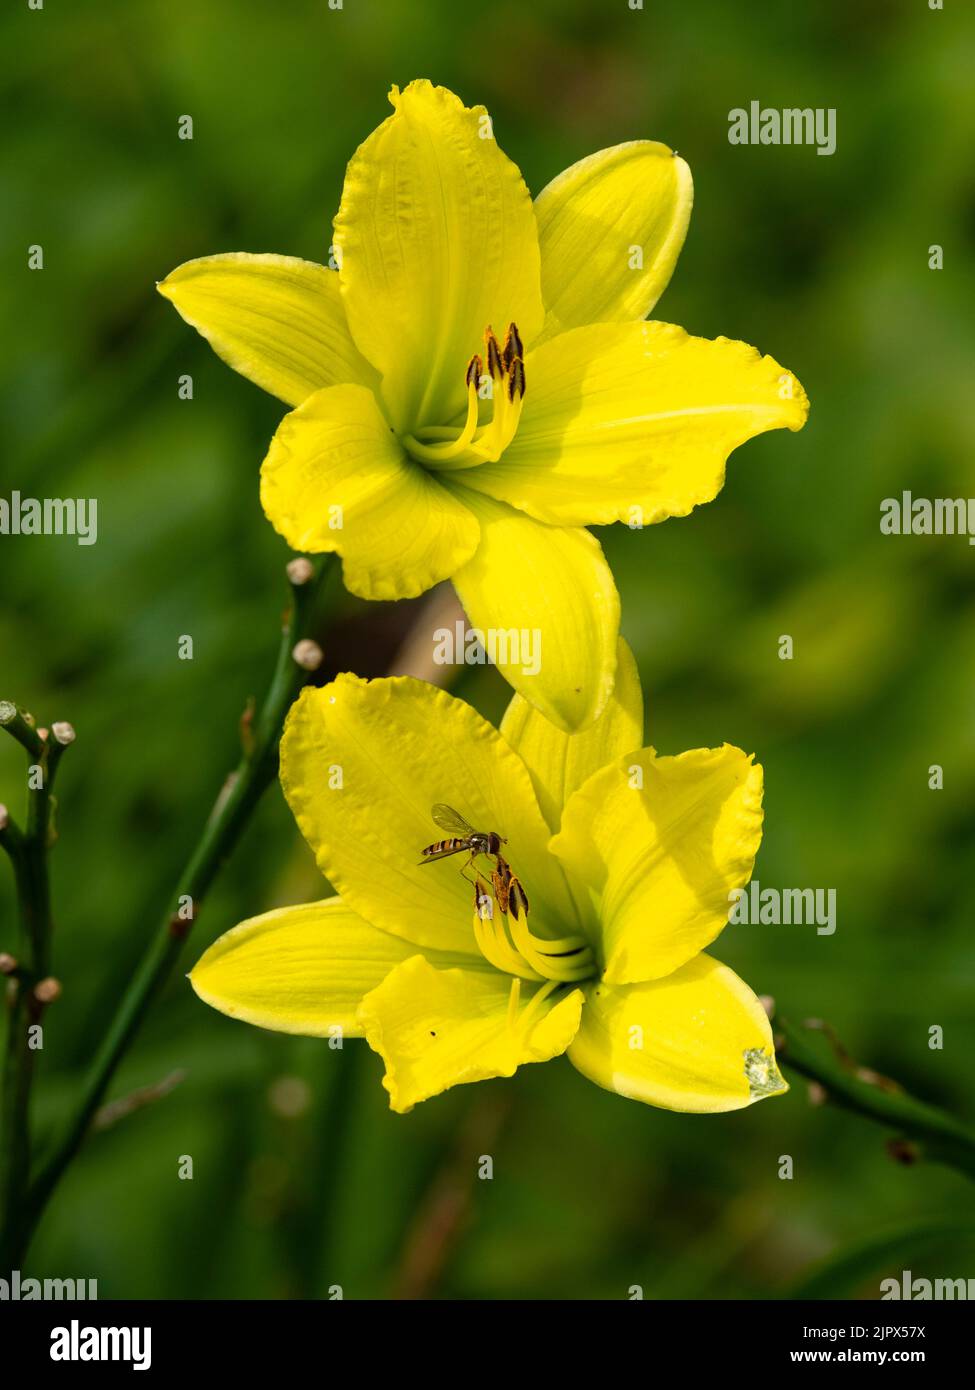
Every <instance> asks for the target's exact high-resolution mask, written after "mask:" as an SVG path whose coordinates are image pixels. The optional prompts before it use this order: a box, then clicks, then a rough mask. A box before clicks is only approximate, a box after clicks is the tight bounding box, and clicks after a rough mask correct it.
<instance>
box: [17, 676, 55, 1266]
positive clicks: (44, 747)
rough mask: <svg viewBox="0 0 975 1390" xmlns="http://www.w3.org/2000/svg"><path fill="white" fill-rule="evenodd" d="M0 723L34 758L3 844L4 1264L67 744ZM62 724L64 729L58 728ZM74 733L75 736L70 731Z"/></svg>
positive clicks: (22, 1175) (25, 1160)
mask: <svg viewBox="0 0 975 1390" xmlns="http://www.w3.org/2000/svg"><path fill="white" fill-rule="evenodd" d="M0 727H2V728H4V729H6V730H7V732H8V733H10V734H12V735H13V737H14V738H16V739H17V741H18V743H20V744H22V745H23V746H24V747H25V748H26V749H27V752H28V755H29V756H30V758H31V760H32V778H31V780H32V781H33V780H35V779H36V777H37V774H36V772H35V771H34V769H39V770H40V773H39V782H38V785H36V786H31V788H30V791H29V793H28V801H27V828H26V830H25V831H23V832H21V831H20V830H18V829H17V827H16V826H15V825H14V824H13V822H12V821H11V820H10V818H9V815H7V813H6V812H5V813H4V821H5V824H4V825H3V827H2V832H0V842H2V844H3V847H4V849H5V850H6V851H7V853H8V854H9V855H10V859H11V862H12V864H13V870H14V882H15V886H16V893H17V906H18V915H19V919H20V941H19V946H18V957H17V970H16V975H15V977H12V978H11V979H10V980H9V982H8V983H7V1001H6V1002H7V1036H6V1042H5V1045H4V1057H3V1094H2V1102H0V1269H4V1268H8V1267H9V1265H10V1261H9V1259H8V1254H15V1253H16V1242H15V1241H14V1244H13V1248H12V1249H11V1250H9V1251H8V1243H9V1242H11V1240H13V1235H12V1233H13V1232H14V1231H15V1230H16V1228H17V1226H18V1225H19V1223H20V1220H21V1216H22V1212H23V1208H24V1201H25V1196H26V1192H27V1185H28V1180H29V1175H30V1158H31V1134H30V1097H31V1083H32V1080H33V1073H34V1049H33V1048H32V1047H31V1045H30V1041H31V1039H30V1029H31V1027H32V1025H34V1024H36V1023H37V1022H38V1021H39V1019H40V1016H41V1014H42V1012H43V1004H42V1002H41V997H40V995H39V994H35V992H34V991H35V989H36V986H37V985H38V984H39V983H40V981H41V980H43V979H44V978H45V977H46V975H47V973H48V963H49V959H50V953H51V934H52V931H53V922H52V919H51V891H50V882H49V879H48V860H47V855H48V849H49V846H50V837H51V813H52V806H53V798H52V795H51V792H52V788H53V785H54V774H55V771H56V768H57V761H58V757H59V755H60V751H61V745H60V744H59V743H58V741H57V739H55V738H54V737H53V735H51V734H48V738H47V741H46V742H45V741H44V740H43V739H42V738H41V736H40V734H39V733H38V732H37V730H36V729H35V728H34V726H33V724H32V723H31V722H30V721H29V720H28V719H26V718H25V717H24V715H23V714H22V713H21V712H20V710H18V709H17V707H16V706H15V705H13V704H11V703H10V702H9V701H6V700H4V701H0ZM60 727H62V728H63V727H64V726H60ZM72 737H73V733H72Z"/></svg>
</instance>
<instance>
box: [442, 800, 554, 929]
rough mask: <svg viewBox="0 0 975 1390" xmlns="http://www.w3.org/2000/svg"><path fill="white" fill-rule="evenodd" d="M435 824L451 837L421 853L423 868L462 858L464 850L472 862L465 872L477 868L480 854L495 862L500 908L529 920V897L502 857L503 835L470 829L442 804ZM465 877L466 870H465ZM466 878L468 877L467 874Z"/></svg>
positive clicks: (458, 815) (462, 871) (456, 814)
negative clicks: (455, 855) (457, 856)
mask: <svg viewBox="0 0 975 1390" xmlns="http://www.w3.org/2000/svg"><path fill="white" fill-rule="evenodd" d="M430 814H431V816H432V817H433V819H434V821H435V823H436V824H437V825H439V826H440V829H441V830H448V831H450V836H449V838H448V839H446V840H436V841H435V842H434V843H433V844H432V845H427V847H426V849H424V850H422V851H421V853H422V855H423V858H422V859H421V861H420V863H421V864H430V863H432V862H433V860H435V859H448V858H449V857H450V855H452V854H460V853H462V852H463V851H464V850H466V851H467V852H468V854H469V855H470V858H469V859H468V861H467V864H465V865H464V868H467V867H468V865H470V864H473V863H474V860H475V859H476V858H477V856H478V855H479V854H483V855H485V856H487V858H489V859H493V860H494V868H493V869H492V870H491V882H492V884H493V886H494V896H495V898H496V899H497V903H498V907H499V908H500V909H501V911H502V912H503V913H507V912H508V911H509V910H510V912H511V915H512V916H513V917H517V916H518V915H519V912H524V914H525V916H526V917H527V916H528V895H527V893H526V892H525V890H524V888H523V887H522V886H521V881H520V880H519V879H518V878H517V877H516V875H515V874H513V873H512V872H511V865H510V864H509V863H508V861H507V859H505V857H504V855H503V854H502V853H501V846H502V845H506V844H507V843H508V841H507V840H506V839H505V837H504V836H503V835H499V834H498V833H497V831H496V830H475V829H474V827H473V826H472V825H469V824H468V822H467V821H466V820H465V819H464V817H463V816H462V815H461V814H460V812H459V811H455V810H454V808H453V807H452V806H447V805H445V804H444V803H443V802H442V801H438V802H437V804H436V806H434V807H433V808H432V809H431V812H430ZM461 873H462V874H463V873H464V870H463V869H461ZM464 877H465V878H466V877H467V875H466V874H464Z"/></svg>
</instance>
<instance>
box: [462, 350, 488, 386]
mask: <svg viewBox="0 0 975 1390" xmlns="http://www.w3.org/2000/svg"><path fill="white" fill-rule="evenodd" d="M483 370H484V364H483V362H482V361H481V359H480V357H478V355H477V353H476V352H475V354H474V356H473V357H472V358H471V360H470V361H469V362H468V364H467V376H466V378H465V381H466V384H467V385H468V386H477V385H478V383H479V382H480V380H481V372H482V371H483Z"/></svg>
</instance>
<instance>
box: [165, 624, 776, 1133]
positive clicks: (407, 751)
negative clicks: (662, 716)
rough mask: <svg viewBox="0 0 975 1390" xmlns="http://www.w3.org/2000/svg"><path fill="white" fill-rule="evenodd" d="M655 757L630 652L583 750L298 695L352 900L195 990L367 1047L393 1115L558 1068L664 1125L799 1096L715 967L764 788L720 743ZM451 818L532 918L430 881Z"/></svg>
mask: <svg viewBox="0 0 975 1390" xmlns="http://www.w3.org/2000/svg"><path fill="white" fill-rule="evenodd" d="M642 739H643V698H642V694H641V691H640V683H639V679H638V676H637V673H636V668H635V665H634V663H633V658H632V656H631V655H630V652H629V649H628V648H627V647H626V646H625V644H623V643H622V642H621V643H620V646H619V674H618V677H617V681H616V687H615V690H614V692H613V694H612V696H611V698H610V701H609V704H608V705H607V707H606V710H605V711H604V713H603V714H602V715H601V716H600V718H599V719H598V720H597V721H596V723H595V724H594V725H593V726H592V727H591V728H590V729H589V730H587V731H586V732H585V733H581V734H574V735H570V734H565V733H562V732H561V731H560V730H558V729H556V728H555V727H554V726H553V725H552V724H551V723H550V722H549V721H548V720H546V719H545V718H543V717H542V716H540V715H539V714H537V713H536V712H535V711H533V710H532V709H531V707H530V706H529V705H528V704H527V703H526V702H525V701H524V700H523V699H522V698H521V697H520V696H519V695H515V696H514V698H513V700H512V702H511V704H510V705H509V707H508V711H507V713H506V715H505V718H504V720H503V722H502V725H501V730H500V732H497V731H495V730H494V729H493V728H492V727H491V726H490V725H489V724H487V723H485V721H484V720H483V719H482V718H481V717H480V715H478V714H477V713H475V711H474V710H473V709H471V708H470V706H468V705H466V704H464V703H463V702H462V701H461V700H457V699H454V698H453V697H452V696H450V695H448V694H446V693H445V692H444V691H442V690H438V689H436V688H435V687H433V686H431V685H426V684H424V683H423V682H422V681H416V680H412V679H410V678H406V677H400V678H398V679H393V680H376V681H362V680H359V679H358V678H356V677H354V676H340V677H339V678H338V680H336V681H335V682H334V683H333V684H332V685H329V686H326V687H325V688H324V689H322V690H311V689H309V690H306V691H305V692H304V694H303V695H302V697H301V699H300V700H299V701H298V703H297V704H296V705H295V706H294V708H293V709H292V711H291V714H290V716H289V718H288V723H287V726H286V729H285V734H284V738H283V741H282V746H281V780H282V784H283V786H284V790H285V794H286V795H287V797H288V801H289V803H290V805H291V809H292V811H293V812H294V815H295V818H296V819H297V821H298V824H299V826H300V828H301V830H302V832H303V834H304V835H305V838H306V839H307V840H308V842H309V844H310V845H311V847H312V849H313V850H314V852H315V855H316V858H317V861H318V864H319V867H320V868H321V869H322V872H323V873H324V874H325V875H326V876H327V877H328V879H329V880H330V881H331V883H332V884H333V885H334V886H335V887H336V888H337V889H338V890H339V893H340V894H341V896H340V897H335V898H329V899H326V900H325V901H324V902H318V903H312V904H309V905H307V906H301V907H288V908H281V909H279V910H277V911H274V912H269V913H266V914H265V915H264V916H261V917H256V918H252V919H251V920H249V921H246V922H243V923H241V925H240V926H238V927H235V928H234V929H233V930H232V931H229V932H228V933H227V934H226V935H225V936H223V937H221V938H220V939H219V940H218V941H217V942H215V943H214V945H213V946H211V947H210V949H209V950H208V951H206V952H205V954H204V955H203V957H202V958H201V960H200V961H199V963H198V964H197V966H196V968H195V969H194V970H193V972H192V974H191V976H190V978H191V980H192V983H193V987H194V988H195V990H196V992H197V994H199V996H200V997H201V998H202V999H204V1000H205V1001H206V1002H207V1003H208V1004H211V1005H213V1006H214V1008H217V1009H220V1010H222V1011H223V1012H224V1013H226V1014H230V1015H231V1016H233V1017H237V1018H240V1019H243V1020H245V1021H246V1022H249V1023H254V1024H257V1025H259V1026H261V1027H264V1028H272V1029H276V1030H279V1031H282V1032H288V1033H304V1034H308V1035H310V1036H313V1037H326V1036H329V1035H331V1034H337V1033H342V1034H345V1035H349V1036H361V1035H364V1036H365V1037H366V1038H367V1040H368V1042H369V1045H370V1046H371V1047H372V1048H373V1049H374V1050H375V1051H376V1052H379V1053H380V1054H381V1055H382V1057H383V1059H384V1060H385V1063H386V1077H385V1081H384V1085H385V1086H386V1088H387V1090H388V1091H389V1094H390V1103H391V1105H392V1108H393V1109H394V1110H398V1111H406V1110H409V1109H411V1108H412V1106H413V1105H415V1104H416V1103H417V1102H418V1101H421V1100H425V1099H426V1098H427V1097H429V1096H433V1095H436V1094H438V1093H439V1092H441V1091H444V1090H446V1089H447V1088H448V1087H450V1086H454V1085H457V1084H459V1083H461V1082H466V1081H478V1080H482V1079H484V1078H486V1077H492V1076H511V1075H512V1074H513V1073H514V1071H515V1069H516V1068H517V1067H518V1066H519V1065H520V1064H522V1063H524V1062H540V1061H546V1060H548V1059H549V1058H552V1057H555V1056H558V1055H559V1054H561V1053H564V1052H566V1051H567V1052H568V1056H569V1060H570V1061H571V1062H572V1063H573V1064H574V1065H575V1066H576V1067H577V1068H578V1069H579V1071H581V1072H582V1073H583V1074H584V1075H585V1076H587V1077H589V1078H590V1079H591V1080H593V1081H596V1082H598V1084H599V1085H601V1086H605V1087H607V1088H608V1089H610V1090H614V1091H617V1092H619V1093H620V1094H621V1095H624V1096H630V1097H633V1098H634V1099H636V1100H642V1101H646V1102H647V1103H649V1104H651V1105H659V1106H663V1107H665V1108H667V1109H673V1110H694V1111H718V1110H735V1109H738V1108H740V1107H741V1106H745V1105H749V1104H751V1103H752V1102H753V1101H755V1100H760V1099H761V1098H762V1097H764V1096H768V1095H774V1094H776V1093H777V1092H780V1091H784V1090H785V1089H786V1087H785V1083H784V1082H783V1080H782V1078H781V1077H780V1075H779V1073H778V1070H777V1068H776V1065H775V1058H774V1050H773V1043H772V1034H771V1030H770V1028H769V1022H768V1019H767V1017H766V1014H765V1011H764V1009H763V1008H762V1006H761V1004H760V1003H759V1001H758V1000H757V999H756V997H755V995H754V994H753V993H752V992H751V990H750V989H749V988H748V986H747V985H746V984H744V983H743V982H742V981H741V980H740V979H739V978H738V977H737V975H735V974H733V973H732V971H731V970H729V969H728V968H727V967H726V966H724V965H719V964H718V962H717V961H715V960H713V959H712V958H711V957H710V956H707V955H705V954H703V953H702V952H703V948H704V947H706V946H707V945H709V944H710V942H711V941H713V940H714V938H715V937H716V936H717V935H718V933H719V932H720V931H721V929H722V927H723V926H724V925H725V922H726V921H727V918H728V911H729V893H730V892H731V890H732V889H735V888H740V887H742V886H743V885H744V884H745V883H747V882H748V880H749V878H750V876H751V871H752V866H753V864H754V860H755V854H756V852H757V850H758V845H759V841H760V839H761V826H762V811H761V799H762V773H761V768H759V767H757V766H755V765H754V764H753V763H752V759H751V758H750V757H747V756H746V755H745V754H744V753H742V752H741V751H740V750H739V749H737V748H732V747H730V746H729V745H727V744H726V745H725V746H724V747H722V748H719V749H697V750H695V751H694V752H691V753H684V754H682V755H681V756H679V757H658V756H657V755H656V753H655V752H654V750H653V749H652V748H644V749H642V750H640V744H641V742H642ZM633 750H640V751H633ZM440 802H447V803H448V804H449V805H451V806H453V807H455V808H456V810H457V811H458V812H459V813H460V814H461V816H463V817H464V818H465V819H466V820H467V821H468V822H469V823H470V824H471V825H472V826H474V827H475V828H476V829H478V830H482V831H485V832H489V831H494V832H496V833H497V834H499V835H501V836H504V837H505V844H504V846H503V854H504V860H505V862H506V863H508V864H510V868H511V870H512V871H513V872H514V874H516V875H517V877H518V879H519V881H520V883H521V884H522V885H523V887H524V890H525V892H526V893H527V897H528V902H529V903H530V909H529V911H528V913H527V915H526V914H525V912H524V910H522V911H520V912H519V913H518V914H517V915H516V914H515V912H514V911H513V910H509V912H508V915H507V916H506V915H505V914H504V913H503V912H502V911H501V907H500V906H499V902H498V900H497V899H495V898H494V897H493V895H492V892H491V886H490V869H491V864H490V863H489V862H488V860H487V859H486V858H485V857H484V856H483V855H482V856H480V857H479V858H478V859H477V860H476V861H475V862H474V864H473V865H471V866H469V867H468V872H469V873H473V874H474V876H475V883H476V885H477V886H476V888H472V886H471V883H470V882H468V881H467V880H466V878H465V877H463V876H462V875H461V873H459V872H457V867H458V866H462V865H463V859H462V858H461V856H458V857H457V858H450V859H447V860H446V861H443V862H432V863H431V862H430V861H424V862H421V861H420V851H421V850H422V849H423V848H424V847H425V846H426V845H427V844H428V843H429V842H430V841H432V840H436V839H438V838H440V833H439V832H438V831H437V828H436V826H435V825H434V822H433V820H432V819H431V808H432V807H433V806H435V805H436V804H437V803H440ZM475 895H476V898H475ZM488 907H490V908H491V910H490V911H488V910H487V908H488Z"/></svg>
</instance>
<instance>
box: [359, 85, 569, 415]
mask: <svg viewBox="0 0 975 1390" xmlns="http://www.w3.org/2000/svg"><path fill="white" fill-rule="evenodd" d="M390 101H391V103H392V105H393V107H394V108H395V114H394V115H392V116H390V117H389V118H388V119H387V120H385V121H384V122H383V124H382V125H381V126H380V127H379V128H378V130H376V131H374V132H373V134H372V135H370V136H369V138H368V139H367V140H366V141H365V143H364V144H362V145H360V147H359V149H358V150H357V152H356V154H355V155H354V156H353V158H352V160H351V162H350V164H349V168H348V172H347V174H346V178H345V187H344V189H343V191H342V205H341V207H340V209H339V214H338V217H337V218H336V221H335V240H336V244H337V245H338V247H339V249H340V252H341V270H340V277H341V282H342V295H343V299H344V302H345V308H346V312H347V314H348V318H349V326H350V328H351V330H352V336H353V338H354V339H355V341H356V343H357V344H358V346H359V349H360V351H361V352H362V353H363V354H364V355H365V356H366V357H367V358H368V359H369V361H370V362H371V363H372V364H373V366H374V367H376V368H377V369H378V371H379V372H380V373H381V374H382V378H383V385H382V391H383V396H384V398H385V400H386V404H387V406H388V408H389V412H390V416H391V418H392V420H393V423H394V424H395V425H396V426H397V428H398V429H399V430H401V431H407V430H415V429H417V428H419V427H421V426H423V425H448V424H449V423H450V422H451V421H452V419H453V417H454V416H455V415H456V414H458V413H459V412H461V411H462V410H463V408H464V406H465V403H466V399H467V394H466V388H465V380H464V374H465V370H466V368H467V363H468V361H469V359H470V357H471V356H472V354H473V353H475V352H479V351H482V350H483V334H484V329H485V327H486V326H487V325H488V324H492V325H493V327H494V328H495V329H496V330H497V331H498V332H502V331H503V330H504V329H506V328H507V326H508V324H509V323H510V322H512V321H514V322H515V323H517V324H518V327H519V329H520V330H521V334H522V337H523V338H525V339H527V338H528V337H530V336H532V335H534V334H536V333H537V332H538V330H539V329H540V328H541V325H542V317H543V310H542V299H541V289H540V285H539V258H538V235H537V232H536V229H535V215H534V212H533V211H532V205H531V199H530V197H529V194H528V190H527V188H526V187H525V185H524V183H523V181H522V178H521V175H520V173H519V172H518V169H517V168H516V166H515V165H514V164H512V163H511V161H510V160H509V159H508V158H506V156H505V155H504V154H502V152H501V150H500V149H499V147H498V145H497V142H496V141H495V139H494V133H493V129H492V126H491V121H490V117H489V116H488V114H487V112H486V111H485V109H484V107H483V106H476V107H474V108H472V109H468V108H467V107H465V106H463V105H462V103H461V102H460V101H459V100H458V98H457V97H455V96H454V94H453V93H452V92H448V91H447V90H446V89H445V88H443V87H433V86H431V84H430V83H429V82H426V81H420V82H411V83H410V85H409V86H408V87H407V88H406V90H405V91H403V92H400V90H399V89H398V88H397V87H394V88H393V89H392V91H391V93H390Z"/></svg>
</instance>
